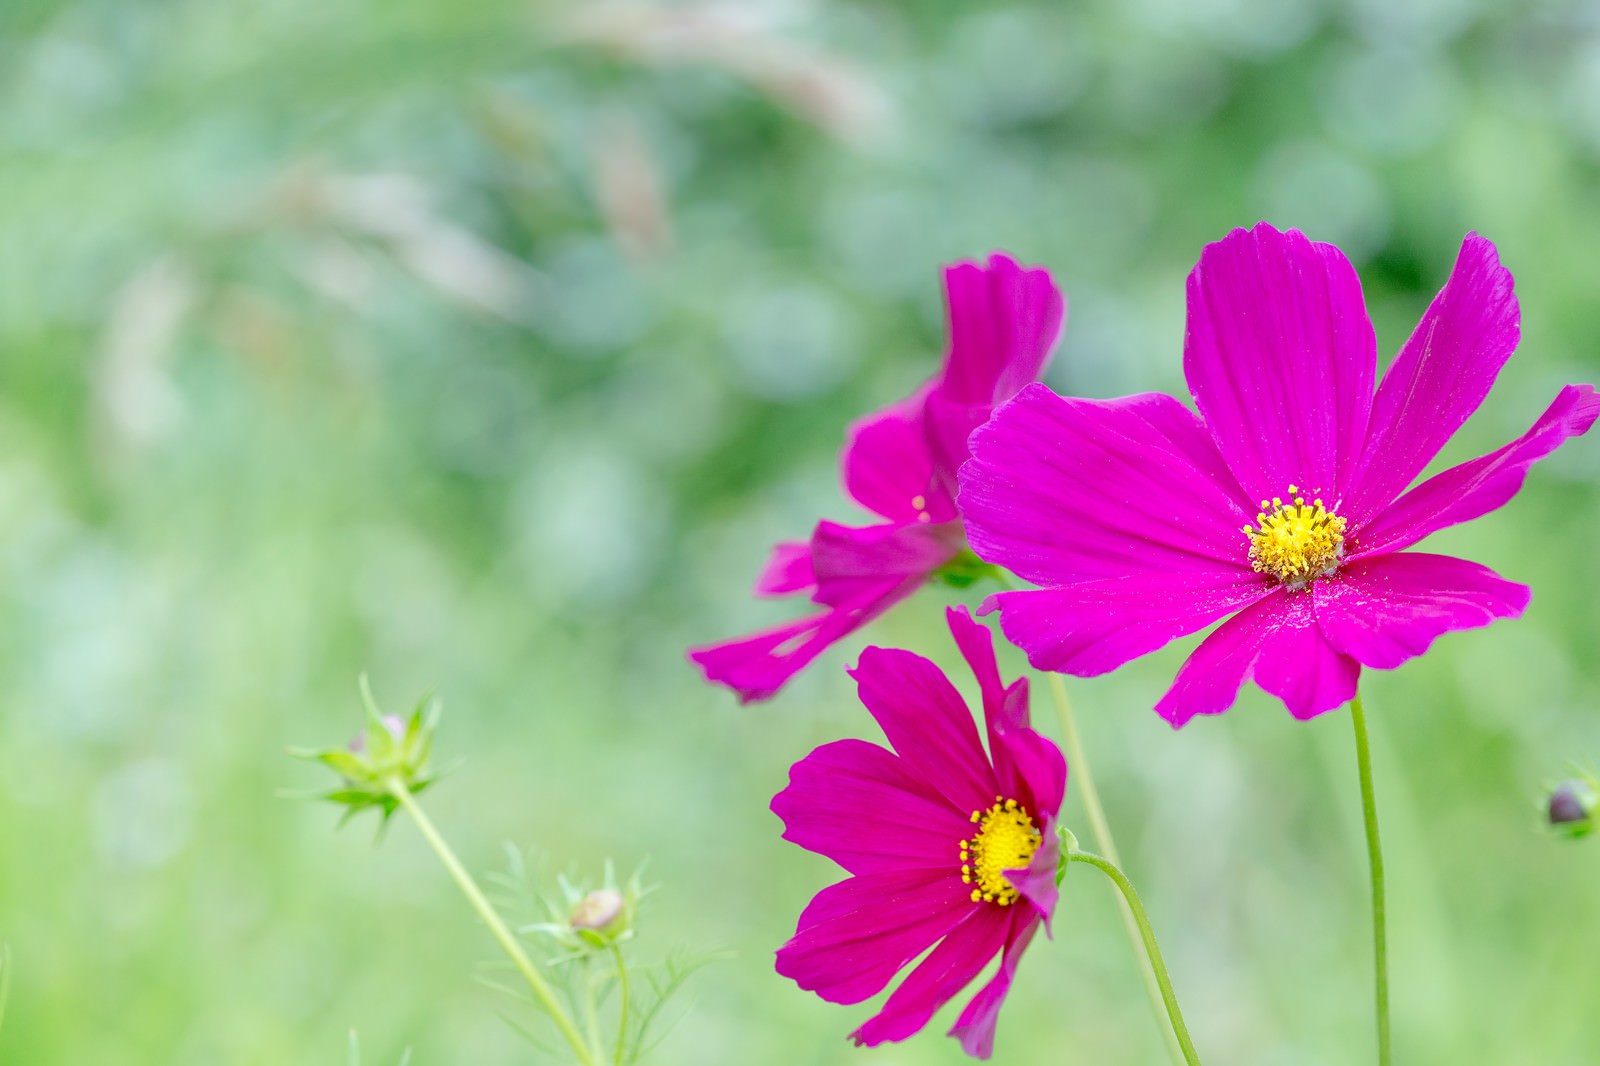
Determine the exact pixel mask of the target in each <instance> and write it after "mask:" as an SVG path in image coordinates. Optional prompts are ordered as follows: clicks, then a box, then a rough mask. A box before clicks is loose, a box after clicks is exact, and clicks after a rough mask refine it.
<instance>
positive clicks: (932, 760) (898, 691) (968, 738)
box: [850, 647, 994, 812]
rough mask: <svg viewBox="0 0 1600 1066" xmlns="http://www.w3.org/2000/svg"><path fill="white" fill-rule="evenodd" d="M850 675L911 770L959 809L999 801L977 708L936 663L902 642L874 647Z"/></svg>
mask: <svg viewBox="0 0 1600 1066" xmlns="http://www.w3.org/2000/svg"><path fill="white" fill-rule="evenodd" d="M850 676H851V677H853V678H855V680H856V682H857V684H858V685H859V687H860V695H861V702H862V704H863V705H864V706H865V707H866V708H867V711H868V712H869V713H870V714H871V715H872V717H873V718H874V719H875V720H876V721H877V723H878V727H879V728H880V729H882V730H883V735H884V736H885V737H886V738H888V741H889V744H890V746H891V747H893V748H894V750H895V751H897V752H899V754H900V758H901V760H902V763H901V765H902V766H903V767H904V768H905V770H906V772H907V773H909V774H911V775H912V776H913V777H916V778H919V779H920V780H922V781H923V782H925V783H926V784H927V785H929V786H930V787H932V788H933V789H935V790H937V791H938V792H939V794H940V795H942V796H944V797H945V799H947V800H948V801H949V802H950V803H951V805H952V806H954V807H955V808H956V809H957V810H960V811H968V812H970V811H977V810H982V809H984V808H986V807H988V806H989V804H990V803H992V802H994V779H993V770H992V769H991V767H990V765H989V758H988V756H987V755H986V754H985V753H984V750H983V744H982V742H981V741H980V740H979V739H978V730H977V727H976V726H975V725H974V724H973V721H972V712H971V711H969V710H968V709H967V705H966V703H965V702H964V701H963V700H962V699H961V694H960V693H959V692H957V691H956V688H955V686H954V685H952V684H951V683H950V681H949V679H948V678H946V677H945V676H944V674H943V673H942V672H941V671H940V670H939V668H938V667H937V666H935V665H934V664H933V663H931V662H929V661H928V660H927V659H924V658H923V657H922V656H920V655H913V654H912V653H911V652H908V651H901V650H900V649H898V648H878V647H871V648H867V649H866V650H865V651H863V652H862V653H861V662H860V664H859V665H857V667H856V668H855V669H854V670H852V671H850Z"/></svg>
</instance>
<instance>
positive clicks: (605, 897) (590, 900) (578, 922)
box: [568, 888, 625, 932]
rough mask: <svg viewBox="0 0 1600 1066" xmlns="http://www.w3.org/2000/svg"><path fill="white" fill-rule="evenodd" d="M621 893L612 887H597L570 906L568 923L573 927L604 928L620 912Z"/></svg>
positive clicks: (597, 929)
mask: <svg viewBox="0 0 1600 1066" xmlns="http://www.w3.org/2000/svg"><path fill="white" fill-rule="evenodd" d="M624 902H625V901H624V900H623V898H622V893H621V892H618V891H617V890H616V889H614V888H597V889H595V890H594V891H593V892H591V893H589V894H588V895H587V896H584V897H583V898H582V899H581V900H579V901H578V905H577V906H576V907H574V908H572V917H571V918H570V919H568V924H569V925H571V926H572V928H574V929H592V930H594V931H596V932H599V931H600V930H602V929H605V928H606V927H607V926H608V925H610V924H611V923H612V922H614V921H616V920H617V918H618V917H619V916H620V915H621V914H622V908H623V905H624Z"/></svg>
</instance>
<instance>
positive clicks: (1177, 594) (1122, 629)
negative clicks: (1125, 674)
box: [983, 569, 1274, 677]
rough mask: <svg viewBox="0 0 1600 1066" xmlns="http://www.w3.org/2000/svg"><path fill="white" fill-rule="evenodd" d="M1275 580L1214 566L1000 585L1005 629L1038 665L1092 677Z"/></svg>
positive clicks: (1248, 599)
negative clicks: (1192, 572)
mask: <svg viewBox="0 0 1600 1066" xmlns="http://www.w3.org/2000/svg"><path fill="white" fill-rule="evenodd" d="M1273 587H1274V586H1273V585H1272V584H1271V583H1270V582H1268V581H1265V580H1264V579H1263V578H1262V577H1261V575H1260V574H1256V573H1253V572H1252V571H1249V570H1243V569H1240V570H1235V571H1231V572H1230V571H1219V572H1217V573H1215V574H1206V575H1203V576H1192V577H1186V578H1185V579H1184V580H1183V581H1182V582H1174V580H1173V579H1172V578H1171V577H1170V576H1167V575H1162V574H1155V573H1133V574H1127V575H1124V576H1122V577H1107V578H1100V579H1097V580H1093V581H1081V582H1078V583H1076V584H1072V585H1060V586H1057V587H1055V588H1047V589H1040V590H1028V591H1024V592H998V593H995V594H994V595H993V596H990V597H989V598H988V599H987V600H985V601H984V605H983V610H984V611H985V612H987V611H989V610H992V609H995V608H998V609H999V611H1000V625H1001V628H1002V629H1004V630H1005V633H1006V637H1007V638H1008V639H1010V641H1011V642H1012V643H1013V644H1015V645H1017V647H1019V648H1023V649H1025V650H1026V651H1027V653H1028V661H1029V662H1030V663H1032V664H1033V665H1034V666H1035V667H1037V668H1038V669H1040V670H1055V671H1057V672H1059V673H1066V674H1073V675H1076V676H1078V677H1094V676H1097V675H1099V674H1103V673H1106V672H1107V671H1110V670H1115V669H1116V668H1117V667H1119V666H1121V665H1122V664H1123V663H1125V662H1128V661H1130V660H1132V659H1136V658H1138V657H1139V656H1141V655H1145V654H1147V653H1149V652H1152V651H1155V650H1156V649H1157V648H1161V647H1165V646H1166V645H1167V644H1169V643H1171V642H1172V641H1174V640H1176V639H1178V638H1179V637H1182V636H1187V635H1188V634H1190V633H1194V632H1198V631H1199V630H1201V629H1204V628H1205V627H1206V626H1208V625H1210V624H1211V623H1212V622H1215V621H1216V620H1217V619H1219V618H1222V617H1224V616H1225V615H1229V614H1232V613H1233V612H1234V611H1237V610H1239V609H1240V608H1241V607H1246V606H1248V605H1250V604H1252V603H1254V602H1255V601H1256V600H1259V599H1261V598H1262V597H1263V596H1266V595H1267V594H1268V593H1270V592H1271V591H1272V590H1273Z"/></svg>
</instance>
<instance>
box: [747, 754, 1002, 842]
mask: <svg viewBox="0 0 1600 1066" xmlns="http://www.w3.org/2000/svg"><path fill="white" fill-rule="evenodd" d="M772 813H774V814H776V815H777V816H778V817H779V818H781V819H783V823H784V831H783V839H785V840H787V841H790V842H791V843H794V844H798V845H799V846H800V847H802V848H805V849H806V850H807V851H814V852H816V853H817V854H818V855H823V856H826V857H827V858H830V859H832V860H833V861H834V862H836V863H838V864H839V865H840V866H843V867H844V868H845V869H846V870H848V871H850V872H851V873H853V874H864V873H880V872H883V871H885V870H894V869H909V868H914V867H919V866H920V867H924V868H927V869H930V870H940V871H943V872H946V873H947V872H948V871H949V870H950V868H951V866H952V863H953V861H954V856H955V855H956V852H955V851H954V850H952V848H951V841H956V840H961V839H962V838H964V837H966V836H967V835H968V834H969V833H970V832H971V828H972V827H971V823H970V821H969V820H968V814H969V812H967V811H958V810H957V809H956V808H955V807H952V806H951V805H950V802H949V801H948V800H946V799H945V798H944V797H943V796H941V795H939V793H938V792H936V791H934V790H933V789H932V788H930V787H929V786H928V785H927V784H926V783H924V782H922V781H920V780H918V779H917V778H915V777H913V776H911V775H910V774H908V773H907V772H906V770H905V767H904V765H903V764H902V762H901V760H900V758H899V756H897V755H895V754H894V753H893V752H890V751H886V750H885V749H883V748H880V747H879V746H878V745H876V744H869V743H867V742H866V741H864V740H838V741H834V742H833V743H831V744H824V745H823V746H822V747H820V748H817V749H816V750H815V751H813V752H812V753H811V754H810V755H807V756H806V757H805V758H804V759H801V760H800V761H799V762H797V763H795V764H794V766H793V767H791V768H790V770H789V787H788V788H785V789H784V790H783V791H782V792H780V793H778V794H777V795H776V796H775V797H773V800H772Z"/></svg>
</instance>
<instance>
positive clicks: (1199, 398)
mask: <svg viewBox="0 0 1600 1066" xmlns="http://www.w3.org/2000/svg"><path fill="white" fill-rule="evenodd" d="M1377 351H1378V350H1377V342H1376V340H1375V338H1374V335H1373V331H1372V322H1371V321H1370V320H1369V319H1368V317H1367V308H1366V302H1365V300H1364V299H1363V298H1362V295H1361V282H1360V279H1358V278H1357V277H1356V272H1355V268H1353V267H1352V266H1351V265H1350V261H1349V260H1348V259H1346V258H1345V257H1344V253H1342V252H1340V251H1339V249H1337V248H1335V247H1334V246H1333V245H1331V244H1321V243H1318V242H1314V241H1311V240H1308V239H1307V238H1306V236H1305V235H1304V234H1302V233H1300V232H1299V231H1297V230H1289V231H1288V232H1286V233H1280V232H1279V231H1278V230H1276V229H1274V228H1272V227H1271V226H1269V225H1267V224H1266V223H1265V222H1262V223H1259V224H1258V225H1257V226H1256V227H1255V228H1254V229H1251V230H1248V231H1247V230H1242V229H1236V230H1234V231H1233V232H1232V233H1230V234H1228V236H1226V237H1224V238H1223V239H1222V240H1220V241H1218V242H1216V243H1215V244H1209V245H1207V246H1206V248H1205V251H1204V252H1202V253H1201V255H1200V262H1199V263H1198V264H1197V265H1196V266H1195V268H1194V271H1193V272H1192V273H1191V274H1190V275H1189V283H1188V334H1187V336H1186V337H1185V339H1184V346H1183V370H1184V376H1185V377H1186V378H1187V380H1188V383H1189V391H1190V392H1191V393H1193V395H1194V398H1195V403H1196V404H1197V405H1198V406H1199V408H1200V414H1201V415H1202V416H1204V418H1205V420H1206V425H1207V426H1209V427H1210V430H1211V433H1212V435H1213V436H1214V438H1215V439H1216V442H1217V446H1218V448H1219V449H1220V450H1221V452H1222V455H1223V458H1224V459H1226V461H1227V464H1228V467H1229V469H1231V470H1232V471H1233V474H1234V476H1235V477H1236V478H1237V479H1238V483H1239V484H1240V485H1241V486H1243V488H1244V491H1245V493H1246V494H1247V495H1249V496H1250V497H1251V499H1253V500H1257V501H1259V500H1262V499H1271V498H1272V497H1274V496H1282V497H1284V498H1288V496H1289V493H1290V490H1289V486H1290V485H1295V486H1298V487H1299V489H1300V490H1301V491H1302V492H1303V493H1304V495H1305V496H1306V498H1307V499H1311V498H1312V497H1313V496H1321V497H1323V498H1325V499H1327V500H1329V501H1333V500H1337V499H1338V498H1340V497H1341V496H1342V495H1343V494H1344V492H1345V491H1346V489H1347V486H1348V485H1349V484H1350V483H1351V480H1352V477H1353V475H1354V473H1355V467H1356V460H1357V458H1358V457H1359V455H1360V450H1361V446H1362V444H1363V442H1364V441H1365V440H1366V436H1367V420H1368V412H1369V411H1370V409H1371V407H1372V380H1373V374H1374V372H1375V370H1376V367H1377V359H1378V354H1377Z"/></svg>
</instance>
